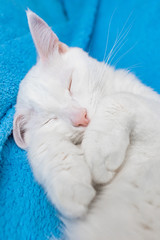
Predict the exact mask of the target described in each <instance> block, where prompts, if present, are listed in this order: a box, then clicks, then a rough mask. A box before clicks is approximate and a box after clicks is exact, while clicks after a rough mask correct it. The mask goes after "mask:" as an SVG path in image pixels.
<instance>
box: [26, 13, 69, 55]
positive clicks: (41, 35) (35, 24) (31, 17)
mask: <svg viewBox="0 0 160 240" xmlns="http://www.w3.org/2000/svg"><path fill="white" fill-rule="evenodd" d="M27 18H28V24H29V28H30V32H31V35H32V38H33V41H34V43H35V46H36V49H37V51H38V54H39V56H40V58H41V59H47V58H48V57H49V56H50V55H52V54H53V52H54V50H55V49H56V48H57V49H58V51H59V52H60V53H63V52H66V51H67V48H68V47H67V46H66V45H65V44H63V43H61V42H60V41H59V39H58V37H57V36H56V34H55V33H54V32H53V31H52V30H51V28H50V27H49V26H48V25H47V23H46V22H44V21H43V19H41V18H40V17H39V16H38V15H36V14H35V13H34V12H32V11H31V10H27Z"/></svg>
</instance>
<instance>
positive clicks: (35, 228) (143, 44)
mask: <svg viewBox="0 0 160 240" xmlns="http://www.w3.org/2000/svg"><path fill="white" fill-rule="evenodd" d="M27 7H29V8H30V9H31V10H32V11H35V12H36V13H37V14H38V15H40V16H41V17H42V18H43V19H44V20H45V21H46V22H47V23H48V24H49V25H50V26H52V28H53V30H54V31H55V32H56V34H57V35H58V36H59V38H60V40H61V41H63V42H65V43H67V44H68V45H70V46H78V47H82V48H83V49H85V50H87V51H88V52H89V54H90V55H91V56H94V57H96V58H97V59H98V60H103V59H104V58H106V59H107V55H108V56H110V59H109V63H110V64H113V65H115V66H116V67H118V68H120V67H123V68H128V69H131V71H133V72H135V74H136V75H137V76H138V77H139V78H140V79H141V80H142V81H143V82H144V83H145V84H147V85H149V86H151V87H152V88H154V89H155V90H156V91H160V71H159V67H160V61H159V56H160V27H159V26H160V14H159V12H160V2H159V1H150V0H130V1H125V0H114V1H109V0H47V1H42V0H34V1H32V0H5V1H2V0H1V1H0V239H1V240H28V239H30V240H45V239H49V238H50V237H51V236H55V237H56V238H57V239H62V238H63V227H64V226H63V223H62V222H61V221H60V220H59V213H58V211H57V210H56V209H55V207H54V206H53V205H52V204H51V203H50V202H49V201H48V199H47V197H46V194H45V193H44V191H43V189H42V188H41V187H40V186H39V185H38V184H37V183H36V181H35V180H34V177H33V174H32V171H31V169H30V166H29V163H28V160H27V155H26V152H25V151H22V150H21V149H19V148H18V147H17V146H16V144H15V143H14V140H13V137H12V122H13V116H14V112H15V109H14V105H15V103H16V96H17V92H18V87H19V83H20V81H21V80H22V79H23V78H24V76H25V74H26V73H27V71H28V70H29V69H30V67H31V66H32V65H33V64H35V62H36V52H35V48H34V45H33V41H32V39H31V35H30V33H29V29H28V25H27V19H26V14H25V10H26V9H27ZM116 38H117V44H116V46H115V47H116V48H115V47H114V48H113V49H112V46H113V45H114V42H115V40H116ZM118 40H119V41H118ZM106 43H108V44H107V48H106ZM105 49H106V57H105V56H104V53H105ZM111 49H112V50H111ZM110 50H111V53H112V55H111V54H110V55H109V51H110Z"/></svg>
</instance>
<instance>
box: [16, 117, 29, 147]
mask: <svg viewBox="0 0 160 240" xmlns="http://www.w3.org/2000/svg"><path fill="white" fill-rule="evenodd" d="M25 125H26V121H25V117H24V115H15V117H14V122H13V137H14V140H15V142H16V144H17V145H18V147H20V148H22V149H26V148H27V144H26V142H25V132H26V129H25Z"/></svg>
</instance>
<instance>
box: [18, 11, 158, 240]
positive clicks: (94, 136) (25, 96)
mask: <svg viewBox="0 0 160 240" xmlns="http://www.w3.org/2000/svg"><path fill="white" fill-rule="evenodd" d="M27 14H28V21H29V26H30V30H31V33H32V37H33V40H34V42H35V46H36V48H37V51H38V53H39V56H40V58H39V59H38V61H37V64H36V65H35V66H34V67H33V68H32V69H31V70H30V71H29V73H28V74H27V75H26V77H25V78H24V79H23V81H22V82H21V85H20V89H19V93H18V98H17V105H16V114H15V119H14V138H15V141H16V142H17V144H18V145H19V146H20V147H21V148H24V149H26V150H27V151H28V156H29V160H30V164H31V167H32V169H33V173H34V176H35V178H36V179H37V181H38V182H39V183H40V184H41V185H42V186H43V187H44V189H45V191H46V192H47V194H48V197H49V198H50V200H51V201H52V202H53V204H55V205H56V206H57V208H58V209H59V210H60V212H61V213H62V214H63V215H64V216H66V217H67V218H64V219H63V221H64V222H65V224H66V238H67V239H70V240H91V239H92V240H98V239H99V240H118V239H120V240H128V239H130V240H135V239H136V240H142V239H145V240H151V239H152V240H158V239H159V238H160V187H159V182H160V159H159V156H160V120H159V119H160V110H159V109H160V97H159V95H158V94H157V93H155V92H154V91H153V90H151V89H150V88H148V87H146V86H144V85H143V84H142V83H141V82H139V80H137V78H136V77H135V76H134V75H133V74H131V73H129V72H127V71H125V70H115V69H114V68H113V67H111V66H108V65H106V64H105V63H100V62H98V61H97V60H95V59H93V58H91V57H89V56H88V54H87V53H86V52H84V51H83V50H82V49H79V48H69V47H68V46H66V45H65V44H63V43H61V42H60V41H59V40H58V38H57V36H56V35H55V34H54V33H53V32H52V31H51V29H50V28H49V27H48V25H47V24H46V23H45V22H44V21H43V20H42V19H41V18H39V17H38V16H37V15H36V14H34V13H33V12H31V11H28V13H27ZM84 113H85V114H84ZM75 119H76V120H75ZM77 121H79V122H78V124H77ZM84 121H87V123H86V122H85V124H84ZM89 121H90V123H89V124H88V122H89ZM75 122H76V124H77V125H75Z"/></svg>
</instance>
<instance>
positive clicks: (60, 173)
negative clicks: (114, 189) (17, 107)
mask: <svg viewBox="0 0 160 240" xmlns="http://www.w3.org/2000/svg"><path fill="white" fill-rule="evenodd" d="M43 139H44V137H43ZM41 140H42V138H41V137H40V130H39V132H38V133H37V136H36V138H34V135H33V134H32V142H31V144H30V148H29V159H30V162H31V165H32V168H33V172H34V175H35V178H36V179H37V180H38V182H39V183H40V184H41V185H42V186H43V187H44V189H45V191H46V193H47V195H48V197H49V199H50V200H51V202H52V203H53V204H55V206H56V207H57V209H58V210H59V211H60V212H61V213H62V214H63V215H65V216H66V217H71V218H77V217H80V216H82V215H84V214H85V213H86V211H87V209H88V205H89V204H90V202H91V201H92V199H93V198H94V196H95V190H94V188H93V187H92V180H91V174H90V170H89V167H88V165H87V163H86V162H85V160H84V155H83V154H82V150H81V149H80V148H79V147H78V146H75V145H74V144H72V143H71V142H69V141H67V140H64V137H63V136H62V137H61V138H59V137H56V134H54V135H53V134H51V136H50V138H49V135H47V138H45V141H44V140H43V141H41Z"/></svg>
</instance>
